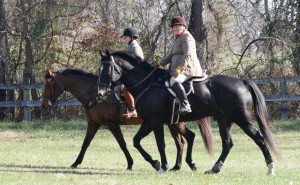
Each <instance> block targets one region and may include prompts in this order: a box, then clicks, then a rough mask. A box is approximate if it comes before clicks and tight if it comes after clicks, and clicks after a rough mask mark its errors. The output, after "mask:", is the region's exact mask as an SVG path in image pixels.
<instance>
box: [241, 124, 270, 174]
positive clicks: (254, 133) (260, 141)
mask: <svg viewBox="0 0 300 185" xmlns="http://www.w3.org/2000/svg"><path fill="white" fill-rule="evenodd" d="M237 124H238V125H239V126H240V127H241V128H242V129H243V131H244V132H245V133H246V134H247V135H248V136H249V137H250V138H251V139H252V140H253V141H254V142H255V143H256V144H257V146H259V148H260V149H261V151H262V153H263V155H264V157H265V161H266V163H267V167H268V172H267V175H275V173H274V162H273V159H272V156H271V154H270V152H269V150H268V148H267V146H266V144H265V142H264V138H263V136H262V135H261V134H260V132H259V131H258V130H257V129H256V128H255V127H254V126H253V125H252V124H251V123H250V122H248V121H247V122H246V124H239V123H237Z"/></svg>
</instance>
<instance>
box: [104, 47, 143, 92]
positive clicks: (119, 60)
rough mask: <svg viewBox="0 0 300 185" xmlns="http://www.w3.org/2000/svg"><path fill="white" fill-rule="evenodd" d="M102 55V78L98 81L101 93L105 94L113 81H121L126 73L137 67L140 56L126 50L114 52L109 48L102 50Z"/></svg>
mask: <svg viewBox="0 0 300 185" xmlns="http://www.w3.org/2000/svg"><path fill="white" fill-rule="evenodd" d="M100 56H101V62H100V63H101V65H100V69H99V75H100V78H99V81H98V85H99V87H100V89H99V93H100V95H103V94H105V93H106V92H107V89H108V88H109V87H110V85H111V83H112V82H117V81H120V80H121V78H122V76H123V75H124V74H126V73H127V72H128V71H130V70H132V69H133V68H135V66H136V65H137V64H138V63H139V62H140V59H139V58H137V57H136V56H134V55H131V54H129V53H128V52H124V51H119V52H113V53H110V52H109V51H108V50H106V52H105V53H103V52H102V51H100Z"/></svg>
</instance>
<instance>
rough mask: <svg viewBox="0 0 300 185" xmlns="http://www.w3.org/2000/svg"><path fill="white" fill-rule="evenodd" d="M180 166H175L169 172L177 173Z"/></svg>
mask: <svg viewBox="0 0 300 185" xmlns="http://www.w3.org/2000/svg"><path fill="white" fill-rule="evenodd" d="M180 168H181V167H180V166H178V165H175V166H174V167H173V168H172V169H170V170H169V171H178V170H180Z"/></svg>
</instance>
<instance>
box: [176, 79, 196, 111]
mask: <svg viewBox="0 0 300 185" xmlns="http://www.w3.org/2000/svg"><path fill="white" fill-rule="evenodd" d="M171 88H172V90H173V91H174V92H175V93H176V95H177V96H178V98H179V100H180V108H179V109H178V110H177V111H176V112H175V113H176V114H185V113H189V112H192V110H191V106H190V104H189V101H188V99H187V96H186V92H185V90H184V88H183V86H182V84H181V83H179V82H175V83H174V84H173V85H172V87H171Z"/></svg>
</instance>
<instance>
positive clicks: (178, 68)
mask: <svg viewBox="0 0 300 185" xmlns="http://www.w3.org/2000/svg"><path fill="white" fill-rule="evenodd" d="M182 70H183V68H182V67H180V66H178V67H177V68H176V69H175V70H174V72H173V74H172V76H173V77H174V78H177V77H178V75H179V73H181V71H182Z"/></svg>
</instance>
